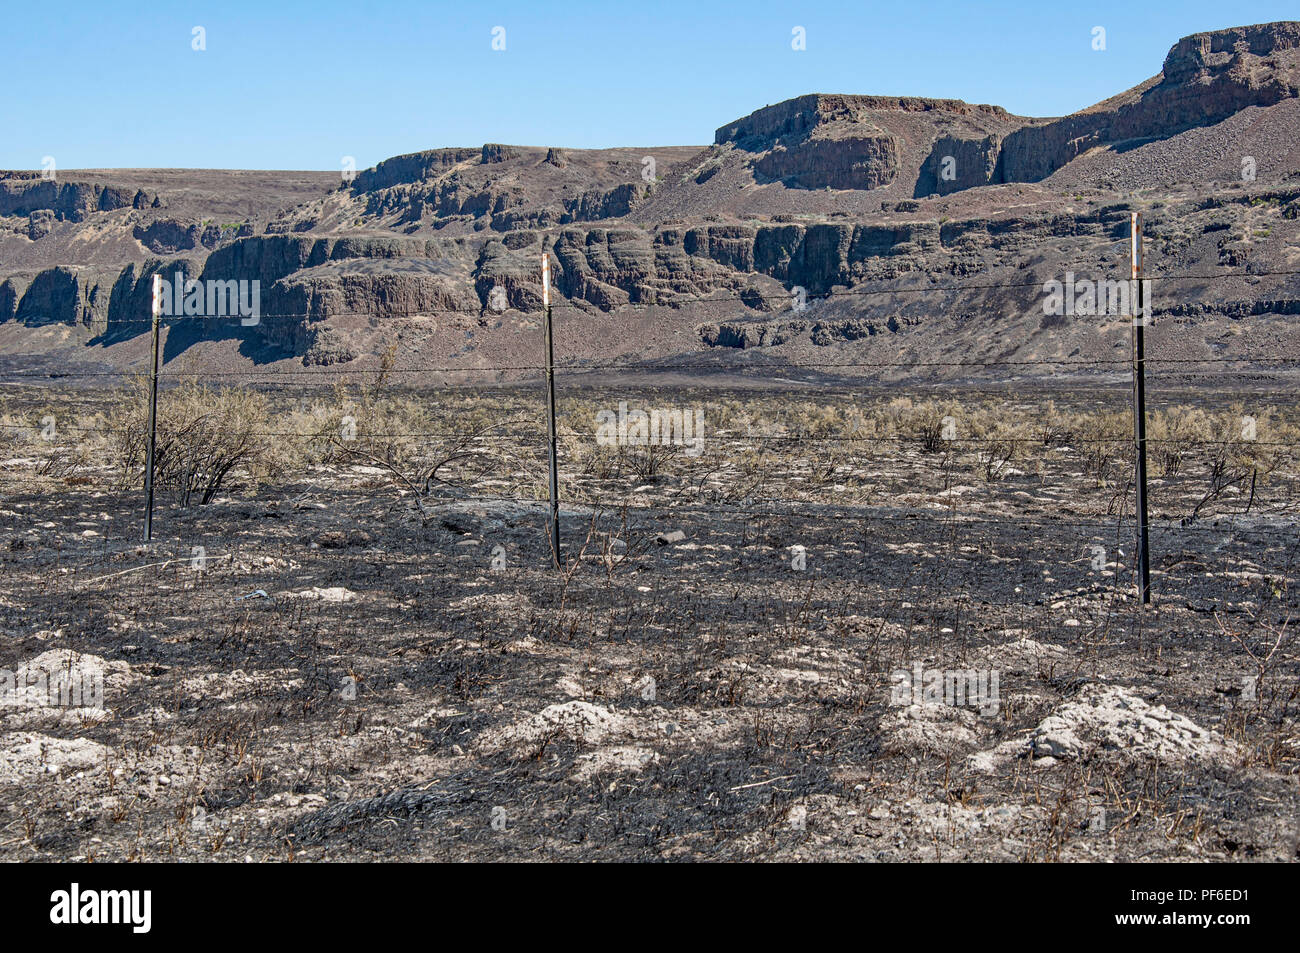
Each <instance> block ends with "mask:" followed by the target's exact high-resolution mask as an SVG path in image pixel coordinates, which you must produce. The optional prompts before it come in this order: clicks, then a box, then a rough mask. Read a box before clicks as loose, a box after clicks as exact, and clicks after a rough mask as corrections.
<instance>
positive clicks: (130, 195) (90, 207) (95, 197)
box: [0, 177, 136, 222]
mask: <svg viewBox="0 0 1300 953" xmlns="http://www.w3.org/2000/svg"><path fill="white" fill-rule="evenodd" d="M135 196H136V191H135V190H132V189H128V188H123V187H121V186H116V185H99V184H90V183H86V182H58V181H52V180H48V179H32V178H10V177H5V178H0V215H24V216H26V215H31V214H32V213H33V212H36V211H42V210H44V211H49V212H52V213H54V217H55V218H58V219H67V220H68V221H72V222H82V221H85V220H86V217H87V216H88V215H91V214H93V213H95V212H111V211H114V210H115V209H120V208H131V207H132V205H133V203H134V201H135Z"/></svg>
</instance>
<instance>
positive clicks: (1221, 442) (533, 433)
mask: <svg viewBox="0 0 1300 953" xmlns="http://www.w3.org/2000/svg"><path fill="white" fill-rule="evenodd" d="M559 419H560V420H561V422H563V415H561V416H560V418H559ZM158 429H159V432H162V433H167V432H170V431H171V430H172V429H173V428H171V427H168V426H167V424H166V423H165V422H160V424H159V428H158ZM199 429H200V430H201V432H202V433H203V434H205V435H207V434H210V435H213V436H247V437H297V438H301V439H305V440H313V439H324V438H331V439H332V438H335V437H336V436H337V433H338V429H339V428H338V427H337V426H335V425H334V424H333V423H331V424H330V425H329V427H328V428H327V429H322V430H316V431H312V430H232V429H228V428H221V427H217V428H210V427H202V428H199ZM0 430H12V431H17V432H25V431H39V430H41V427H40V425H38V424H0ZM60 430H63V431H71V432H74V433H97V434H125V433H137V432H139V428H133V427H84V426H81V425H77V424H56V432H57V431H60ZM542 435H543V434H542V427H541V425H540V424H539V425H538V427H537V428H536V429H532V430H497V429H495V428H493V427H492V426H489V427H486V428H484V429H483V430H466V431H449V430H442V431H438V430H430V431H419V430H411V431H374V432H371V431H366V430H362V429H358V430H357V435H356V437H355V438H351V439H349V440H345V441H344V442H345V443H347V442H351V441H352V440H357V441H359V442H360V441H364V440H377V439H411V438H436V439H445V440H469V439H480V440H489V439H496V438H499V437H520V438H536V437H539V436H542ZM560 436H561V437H564V438H576V439H580V440H583V439H585V440H596V441H597V442H599V440H600V438H599V436H598V435H597V434H596V433H594V432H592V433H588V432H586V431H581V430H567V431H563V432H561V434H560ZM42 439H44V438H42ZM57 439H58V438H57V436H56V437H54V438H52V439H50V440H48V441H47V443H49V444H52V445H57V444H56V441H57ZM692 439H698V440H700V441H702V442H704V443H865V444H872V443H898V444H911V443H919V444H925V443H927V439H928V438H927V437H926V436H925V435H924V434H920V433H910V434H909V433H898V434H861V435H858V434H815V433H789V434H732V433H729V432H716V433H713V434H709V435H707V436H706V435H696V437H694V438H692ZM1132 441H1133V434H1132V433H1125V434H1102V435H1098V436H1078V437H1075V436H1066V437H1060V438H1048V437H1043V436H1020V437H1018V436H1010V435H1008V436H986V437H981V436H975V435H970V434H957V435H956V436H951V437H940V438H938V443H937V444H936V445H935V446H936V451H935V452H938V450H941V449H944V448H948V447H951V446H955V445H961V444H977V445H981V444H1008V443H1013V444H1041V445H1042V446H1043V447H1044V448H1045V449H1053V450H1059V449H1065V448H1068V446H1069V445H1070V444H1110V443H1131V442H1132ZM1145 442H1146V443H1148V444H1160V445H1164V444H1169V445H1174V446H1193V447H1206V446H1232V447H1240V448H1242V449H1247V448H1250V447H1300V441H1296V440H1257V439H1250V438H1247V437H1241V438H1239V439H1232V438H1224V439H1216V440H1209V439H1204V438H1199V437H1187V438H1183V437H1147V438H1146V441H1145ZM611 446H613V445H611ZM637 446H638V445H636V444H627V445H625V446H620V447H619V449H635V448H636V447H637ZM647 446H649V445H647ZM654 446H658V445H657V444H656V445H654ZM345 449H346V448H345Z"/></svg>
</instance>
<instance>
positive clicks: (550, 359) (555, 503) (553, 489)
mask: <svg viewBox="0 0 1300 953" xmlns="http://www.w3.org/2000/svg"><path fill="white" fill-rule="evenodd" d="M542 306H543V307H545V308H546V433H547V438H548V440H549V447H550V497H551V519H550V524H549V526H548V532H547V535H549V536H550V538H551V560H552V562H553V564H554V566H555V568H556V569H559V568H560V478H559V472H558V467H557V459H556V449H557V448H556V440H555V346H554V345H555V339H554V336H553V335H552V333H551V259H550V256H549V255H548V254H547V252H546V249H545V248H543V249H542Z"/></svg>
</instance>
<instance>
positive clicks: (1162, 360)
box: [0, 270, 1300, 585]
mask: <svg viewBox="0 0 1300 953" xmlns="http://www.w3.org/2000/svg"><path fill="white" fill-rule="evenodd" d="M1269 275H1272V276H1286V277H1294V276H1296V275H1300V271H1254V270H1247V271H1237V272H1218V273H1206V274H1194V273H1183V274H1179V273H1169V274H1164V275H1149V276H1145V277H1146V278H1147V279H1149V280H1152V281H1160V282H1181V281H1219V280H1228V279H1235V278H1255V277H1262V276H1269ZM1042 287H1043V282H1041V281H1023V282H1001V283H966V284H958V285H953V284H940V285H928V286H925V287H906V288H898V287H893V288H887V289H877V288H866V289H864V288H848V289H841V290H837V291H830V292H824V293H808V294H807V299H809V300H814V301H818V300H819V301H830V300H836V299H840V298H858V297H866V296H872V297H876V296H906V295H917V294H936V293H966V292H977V291H1011V290H1017V289H1029V288H1036V289H1041V288H1042ZM759 297H760V298H762V299H763V300H790V295H789V294H783V295H760V296H759ZM746 298H747V299H748V301H750V302H753V301H754V300H756V299H755V296H754V295H753V294H747V295H746ZM743 300H745V299H742V298H741V295H740V293H739V292H731V293H728V294H726V295H705V296H698V297H693V298H692V297H689V296H677V297H675V298H674V299H673V301H674V304H684V303H715V302H716V303H734V302H737V301H743ZM554 307H555V308H556V309H566V308H579V307H580V305H578V304H574V303H566V302H558V303H556V304H555V305H554ZM515 310H518V309H515ZM487 312H488V309H486V308H478V309H456V308H438V309H424V310H420V311H409V312H399V311H386V312H382V313H375V312H352V311H330V312H327V313H321V314H309V313H295V314H267V315H261V316H260V319H261V320H273V321H274V320H284V321H311V320H318V319H325V318H336V317H345V316H352V317H368V318H372V319H378V320H383V319H388V318H393V317H400V316H416V315H425V316H433V317H436V316H438V315H440V314H474V315H482V314H484V313H487ZM192 320H194V319H193V318H180V317H178V318H172V319H166V320H163V321H162V322H161V323H163V324H165V325H172V326H175V325H179V324H182V323H183V322H185V321H192ZM134 323H135V322H114V324H113V326H114V327H121V326H122V325H123V324H128V325H130V324H134ZM139 323H142V324H148V323H151V322H150V321H142V322H139ZM1173 343H1174V344H1177V343H1178V342H1173ZM1145 361H1146V363H1147V364H1148V365H1150V366H1154V367H1160V366H1162V365H1165V366H1170V367H1176V368H1186V369H1191V368H1195V367H1218V368H1225V367H1233V366H1240V365H1251V364H1255V365H1267V366H1278V367H1289V366H1295V365H1300V356H1286V355H1278V354H1275V353H1274V354H1255V355H1239V356H1221V355H1220V356H1205V357H1180V356H1167V357H1166V356H1162V355H1161V354H1159V353H1151V354H1148V355H1146V358H1145ZM1132 366H1133V359H1132V358H1131V357H1126V358H1072V357H1059V358H1050V357H1034V358H1015V357H1006V358H998V357H994V358H980V359H970V360H901V359H900V360H881V361H872V360H832V361H790V360H782V359H766V360H763V361H762V362H761V363H755V364H754V365H752V368H751V369H754V370H761V371H770V370H780V369H791V370H794V369H810V370H853V371H881V370H897V371H917V370H922V369H926V368H946V369H967V370H980V369H986V368H1009V367H1012V368H1025V369H1037V370H1040V371H1042V372H1044V373H1050V371H1051V370H1053V369H1060V368H1065V367H1080V368H1083V367H1091V368H1110V369H1119V368H1131V367H1132ZM546 369H547V368H546V365H545V364H543V363H510V364H495V365H487V366H463V365H452V364H423V365H417V366H406V367H385V368H381V369H376V368H373V367H323V368H311V369H302V370H285V369H281V368H277V369H275V370H263V369H256V368H255V369H253V370H250V371H211V370H197V371H192V370H175V371H168V370H167V369H166V368H165V367H164V369H163V370H162V371H161V372H160V373H159V378H160V380H164V381H189V382H196V383H223V382H229V383H231V384H238V385H245V386H253V385H256V384H263V383H268V382H280V381H284V380H305V379H317V378H343V379H362V380H367V379H370V380H373V379H375V378H376V377H377V376H378V377H382V378H384V379H387V378H388V377H389V375H420V374H435V373H456V374H463V373H471V374H485V375H502V374H506V373H518V372H542V371H545V370H546ZM630 369H637V370H655V371H694V372H700V371H714V370H717V369H718V365H716V364H709V363H706V362H703V361H700V360H680V359H672V360H668V359H664V360H653V359H651V360H638V361H628V360H582V359H579V360H573V359H572V358H571V359H569V360H567V361H561V362H559V363H557V364H555V365H554V370H555V371H556V372H557V373H560V374H564V373H581V372H590V371H594V370H619V371H628V370H630ZM131 375H132V372H131V371H129V370H122V369H106V370H100V369H95V370H80V369H72V370H67V371H63V370H50V371H44V372H42V371H19V372H16V373H13V374H9V375H7V376H8V377H9V378H11V379H16V380H21V379H35V378H44V379H50V380H56V381H57V380H63V379H68V380H71V379H78V378H95V379H112V378H118V379H123V380H125V379H126V378H128V377H130V376H131ZM561 383H562V379H561ZM417 392H418V391H417ZM1278 396H1279V397H1280V398H1282V399H1283V401H1284V402H1285V401H1287V400H1289V399H1290V398H1292V397H1293V396H1294V395H1292V394H1289V393H1279V395H1278ZM165 399H166V397H165V395H164V401H165ZM1256 399H1258V398H1256ZM160 426H161V427H163V428H166V427H167V426H168V425H167V423H166V422H165V421H164V422H163V423H162V424H161V425H160ZM37 430H39V428H37V427H33V426H29V425H27V424H24V423H0V431H4V432H9V433H11V434H14V435H19V434H23V433H30V432H33V431H37ZM55 430H56V432H58V433H65V432H66V433H72V434H78V435H82V436H83V437H92V436H102V437H115V436H116V437H122V436H130V435H138V430H137V429H136V428H134V427H132V426H110V425H98V424H97V425H89V426H88V425H85V424H81V423H59V424H57V426H56V428H55ZM202 432H203V433H204V434H206V435H208V436H210V437H215V438H229V437H234V436H236V434H235V433H233V432H231V431H228V430H223V429H222V428H219V427H218V428H213V427H211V426H205V428H203V430H202ZM321 435H322V434H321V433H319V432H318V433H315V434H313V433H309V432H304V431H303V430H302V429H263V428H257V427H252V428H249V427H243V428H241V429H240V430H239V433H238V435H237V436H238V437H240V438H241V439H243V438H247V439H253V438H258V439H260V438H282V439H290V440H292V439H299V440H306V439H312V438H314V437H321ZM544 435H545V421H544V420H542V419H540V418H539V419H538V420H537V423H536V425H535V426H532V427H519V426H518V421H513V422H502V423H501V424H500V425H499V426H490V427H487V428H483V429H480V430H465V429H441V430H439V429H411V430H376V431H373V432H367V433H365V434H364V435H363V436H364V438H365V439H366V440H367V441H386V440H408V441H409V440H415V441H452V442H464V441H471V442H475V441H476V442H478V443H480V444H482V443H493V442H500V441H506V440H510V441H515V442H516V444H517V445H518V446H519V447H520V448H525V449H526V448H531V449H532V450H534V451H536V450H537V449H539V448H540V444H541V441H542V440H543V438H544ZM327 436H328V435H327ZM563 436H564V438H565V439H566V441H572V440H577V441H579V442H583V443H589V444H590V443H592V442H595V443H597V444H599V443H600V440H599V438H598V435H597V433H596V432H595V430H594V429H592V428H582V427H576V428H575V427H566V428H565V432H564V434H563ZM1133 439H1134V437H1133V433H1132V431H1128V432H1107V433H1100V434H1079V433H1069V434H1066V435H1057V436H1050V435H1014V434H1013V435H1006V434H998V435H983V434H980V433H958V432H956V431H953V432H951V433H947V434H945V435H944V437H943V439H942V444H940V447H939V448H940V449H941V450H942V453H943V455H945V456H952V455H958V454H961V453H965V452H969V451H972V450H973V451H974V452H976V453H979V452H981V450H983V449H987V448H992V447H1005V446H1007V445H1013V446H1022V447H1032V446H1039V447H1042V448H1043V450H1044V452H1049V451H1052V450H1057V449H1061V448H1063V447H1068V446H1076V445H1077V446H1094V447H1103V446H1107V445H1110V446H1116V445H1125V444H1127V445H1131V444H1132V441H1133ZM707 440H708V443H709V444H710V445H712V446H715V447H716V446H721V447H726V448H731V451H730V452H741V451H742V450H743V448H744V447H745V446H746V445H757V446H759V447H764V448H770V450H771V451H772V452H777V451H779V450H781V449H788V448H808V449H810V450H811V451H813V452H814V453H819V452H822V451H824V450H826V449H827V448H835V449H836V452H838V453H848V454H851V455H854V454H857V455H861V454H867V455H870V454H871V453H874V452H875V451H874V450H873V448H881V447H883V448H887V449H888V452H890V453H893V454H897V453H899V452H904V451H907V450H908V449H913V448H918V447H924V444H925V440H924V438H923V437H922V436H920V435H918V434H915V433H888V434H879V433H853V432H850V433H822V432H811V431H805V432H800V431H793V432H784V433H771V432H741V433H735V432H732V431H730V430H727V429H725V428H723V429H721V430H715V431H714V432H712V433H710V434H709V435H708V438H707ZM1146 443H1147V444H1148V445H1149V446H1152V447H1160V446H1168V447H1176V448H1179V449H1182V450H1191V451H1206V450H1208V451H1216V450H1219V449H1223V448H1230V449H1231V448H1237V449H1240V448H1241V446H1242V444H1243V441H1242V440H1240V439H1235V438H1205V437H1195V436H1170V437H1160V436H1152V437H1148V438H1147V440H1146ZM1249 447H1250V449H1252V450H1254V449H1256V448H1276V449H1277V450H1278V451H1279V452H1285V453H1292V452H1294V451H1296V450H1297V449H1298V448H1300V442H1297V441H1294V440H1269V439H1263V440H1253V439H1252V440H1251V441H1249ZM928 449H931V450H933V449H935V448H934V447H930V448H928ZM340 452H341V454H342V459H346V460H350V461H351V462H353V463H358V464H364V463H365V462H366V461H365V460H364V459H363V457H362V456H360V455H356V454H350V450H349V448H347V447H344V446H341V447H340ZM19 466H20V465H15V464H13V463H12V462H10V463H0V486H3V487H12V488H15V489H14V490H9V489H6V490H5V491H3V492H4V494H10V493H12V492H20V488H28V487H44V488H47V489H53V488H60V489H63V490H65V491H66V490H73V491H77V490H78V489H79V488H83V487H85V486H86V485H88V484H89V485H94V484H95V483H96V482H97V481H101V480H103V479H105V474H104V473H103V472H102V471H99V472H96V471H92V470H84V471H78V470H77V469H76V468H75V467H73V468H72V469H71V470H70V471H69V472H64V473H62V474H59V475H55V474H51V473H45V472H20V471H19ZM393 470H394V474H396V468H393ZM391 475H392V474H390V476H391ZM1293 476H1294V475H1292V474H1287V475H1286V476H1285V477H1283V478H1282V479H1283V482H1286V481H1287V480H1289V479H1290V478H1292V477H1293ZM392 482H393V483H394V484H396V483H397V482H398V481H397V480H396V479H394V480H393V481H392ZM826 482H827V483H828V484H829V483H831V482H833V481H830V480H828V481H826ZM1120 482H1121V483H1122V486H1123V494H1122V498H1121V499H1120V500H1119V502H1118V504H1116V503H1115V501H1113V500H1112V505H1111V506H1110V507H1108V509H1109V510H1113V511H1110V512H1107V513H1105V514H1096V515H1090V516H1088V517H1087V518H1070V517H1069V516H1068V514H1067V515H1063V516H1059V517H1056V518H1034V517H1032V516H1030V515H1028V514H1024V513H1021V514H1014V515H1006V514H991V513H988V512H980V511H975V512H962V507H961V506H960V505H959V504H958V503H957V501H956V498H955V497H949V498H948V499H947V500H946V501H945V505H943V506H939V505H933V506H927V507H917V506H912V507H911V508H907V509H906V511H904V512H889V511H887V507H884V506H881V505H879V504H876V505H870V504H866V503H863V502H860V501H859V502H854V503H852V504H837V502H836V501H835V500H834V499H826V498H816V497H815V496H814V497H813V498H809V499H795V498H792V497H790V496H778V497H768V498H762V497H754V496H752V495H751V496H745V497H744V498H741V499H735V498H733V499H728V500H725V501H713V502H701V501H690V500H687V501H680V500H673V501H671V502H666V501H656V500H644V499H636V498H635V496H634V495H633V494H624V495H622V496H610V495H607V494H597V493H592V492H590V491H589V490H588V489H587V488H585V487H584V486H582V479H581V475H580V474H566V483H565V485H564V486H563V487H562V490H561V498H562V503H563V504H564V506H565V507H566V518H567V519H568V520H569V521H571V522H572V521H575V520H576V521H578V522H580V521H581V519H583V518H585V514H587V513H602V514H606V515H608V514H620V513H621V514H623V516H624V518H626V517H627V516H628V515H631V516H633V517H635V518H638V519H645V520H664V519H677V520H681V519H687V518H691V519H696V520H700V521H705V522H714V523H725V522H740V523H752V522H754V521H756V520H785V521H808V520H823V521H829V522H831V523H833V524H839V525H842V526H846V527H849V526H853V527H873V526H874V527H879V526H895V527H903V528H908V527H917V526H921V525H931V526H937V527H939V528H941V529H947V530H950V531H953V530H962V531H976V530H979V531H989V532H993V531H1005V530H1009V529H1014V530H1016V531H1018V532H1021V531H1026V530H1028V531H1033V530H1040V529H1041V530H1051V531H1054V532H1055V531H1068V532H1072V533H1075V534H1076V535H1078V536H1079V538H1081V539H1085V538H1086V539H1091V538H1101V537H1103V536H1108V537H1110V538H1113V539H1121V538H1123V536H1124V535H1125V534H1129V535H1131V534H1132V533H1133V531H1134V517H1133V516H1132V515H1131V514H1129V513H1128V511H1127V510H1128V506H1129V503H1128V500H1129V498H1130V497H1131V494H1132V487H1133V485H1134V475H1132V474H1129V475H1127V476H1124V477H1123V478H1122V480H1121V481H1120ZM1287 485H1288V486H1289V483H1288V484H1287ZM948 489H951V487H949V488H948ZM936 492H940V493H944V492H947V490H937V491H936ZM1288 492H1289V491H1288ZM447 493H448V495H447V497H446V498H447V499H472V500H474V501H476V502H478V503H483V504H492V503H495V504H513V505H519V506H537V505H539V504H540V503H541V502H542V498H541V497H540V496H539V494H538V493H537V492H535V491H534V492H532V493H528V494H520V493H514V494H510V493H506V494H501V493H490V492H486V490H485V489H484V488H483V487H478V488H474V489H470V490H463V489H461V490H458V489H455V488H449V489H448V490H447ZM1254 495H1255V486H1254V482H1253V480H1252V484H1251V503H1250V504H1248V505H1247V512H1245V513H1241V514H1236V513H1232V514H1226V515H1220V516H1217V517H1216V518H1215V519H1214V520H1213V521H1211V520H1209V519H1203V520H1202V521H1201V522H1197V520H1196V519H1195V517H1194V518H1193V519H1191V520H1187V519H1183V520H1180V521H1173V520H1168V519H1162V518H1159V517H1157V518H1155V519H1153V520H1152V525H1151V529H1152V531H1153V532H1155V533H1156V534H1157V536H1158V537H1161V536H1163V537H1164V538H1166V539H1169V540H1171V541H1173V540H1177V541H1178V542H1179V544H1180V545H1185V544H1186V543H1187V540H1189V539H1193V538H1195V537H1196V536H1197V535H1198V534H1217V535H1218V536H1219V537H1220V538H1224V537H1225V535H1226V536H1228V537H1231V536H1233V535H1242V534H1245V535H1248V536H1249V537H1250V538H1251V539H1254V540H1261V541H1273V542H1281V543H1284V544H1285V543H1288V542H1293V541H1294V540H1295V538H1296V523H1295V509H1294V508H1293V505H1292V504H1293V501H1292V500H1290V498H1289V497H1288V498H1287V499H1282V497H1281V495H1280V494H1277V493H1275V494H1274V495H1273V499H1274V500H1275V501H1276V500H1281V502H1280V503H1276V505H1274V504H1269V503H1267V501H1261V502H1260V505H1259V506H1257V507H1255V508H1254V512H1253V513H1250V512H1249V511H1250V509H1251V506H1252V505H1253V504H1254ZM1270 505H1273V510H1272V511H1270V510H1269V509H1268V507H1269V506H1270ZM575 507H577V509H576V510H575V509H574V508H575ZM1244 517H1249V518H1248V519H1245V520H1244V521H1243V518H1244ZM1224 522H1226V523H1227V526H1224V525H1222V524H1223V523H1224ZM132 551H133V550H131V549H130V548H129V547H126V548H122V549H120V550H118V552H123V553H125V552H132ZM107 552H108V550H107V549H106V550H105V553H107ZM1116 580H1118V574H1117V575H1116ZM1115 584H1116V585H1118V581H1116V583H1115Z"/></svg>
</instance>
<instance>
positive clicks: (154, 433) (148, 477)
mask: <svg viewBox="0 0 1300 953" xmlns="http://www.w3.org/2000/svg"><path fill="white" fill-rule="evenodd" d="M152 301H153V304H152V307H151V310H152V312H153V357H152V360H153V369H152V371H151V372H150V374H149V445H148V449H147V450H146V452H145V465H144V495H145V510H144V541H145V542H146V543H148V542H150V541H151V540H152V539H153V454H154V447H155V445H156V444H157V440H158V323H159V315H160V314H161V312H162V275H154V276H153V298H152Z"/></svg>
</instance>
